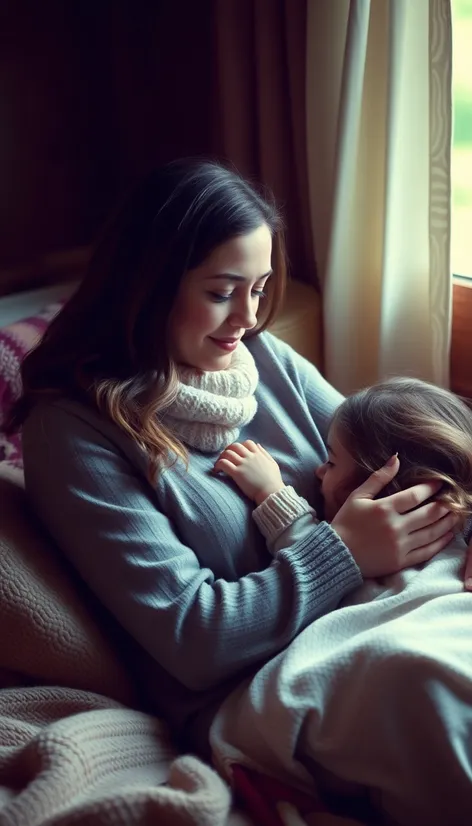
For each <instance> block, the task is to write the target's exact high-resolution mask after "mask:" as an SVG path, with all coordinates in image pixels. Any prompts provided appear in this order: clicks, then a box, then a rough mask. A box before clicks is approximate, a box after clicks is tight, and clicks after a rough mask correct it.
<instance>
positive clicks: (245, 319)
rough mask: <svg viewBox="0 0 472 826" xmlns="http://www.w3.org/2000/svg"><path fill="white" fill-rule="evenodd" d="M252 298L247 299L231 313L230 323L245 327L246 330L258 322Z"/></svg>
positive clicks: (234, 325)
mask: <svg viewBox="0 0 472 826" xmlns="http://www.w3.org/2000/svg"><path fill="white" fill-rule="evenodd" d="M253 304H254V302H253V301H252V300H250V301H246V302H244V303H243V304H241V306H240V307H238V308H237V309H235V311H234V312H233V313H231V317H230V323H231V324H232V325H233V327H244V329H245V330H252V328H253V327H255V326H256V324H257V315H256V312H255V308H254V306H253Z"/></svg>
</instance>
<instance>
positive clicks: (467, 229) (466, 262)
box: [451, 0, 472, 278]
mask: <svg viewBox="0 0 472 826" xmlns="http://www.w3.org/2000/svg"><path fill="white" fill-rule="evenodd" d="M451 5H452V21H453V58H452V66H453V106H454V132H453V148H452V241H451V267H452V272H453V273H454V275H458V276H462V277H468V278H472V55H471V44H472V0H452V3H451Z"/></svg>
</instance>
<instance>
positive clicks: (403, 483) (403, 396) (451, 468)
mask: <svg viewBox="0 0 472 826" xmlns="http://www.w3.org/2000/svg"><path fill="white" fill-rule="evenodd" d="M332 424H334V425H335V426H336V430H337V432H336V435H337V438H338V439H339V440H340V441H341V443H342V444H343V446H344V447H345V448H346V450H348V451H349V453H350V454H351V456H352V457H353V458H354V459H355V461H356V463H357V465H358V467H359V476H358V478H356V480H355V481H356V484H361V483H362V482H363V481H365V479H366V478H367V477H368V476H369V475H370V474H371V473H372V472H373V471H374V470H377V469H378V468H380V467H382V465H384V464H385V462H386V461H387V459H388V458H389V457H390V456H392V455H393V454H394V453H397V452H398V456H399V459H400V469H399V471H398V474H397V476H396V477H395V478H394V479H393V481H392V482H391V483H390V484H389V485H387V486H386V487H385V488H384V490H383V491H382V493H381V496H388V495H389V494H391V493H394V492H395V491H398V490H403V489H404V488H406V487H409V486H410V485H414V484H416V483H417V482H421V481H426V480H431V479H437V480H439V481H441V482H442V488H441V490H440V492H439V494H438V495H437V496H436V498H437V499H441V501H443V502H444V503H445V504H447V506H448V507H450V509H451V510H453V511H456V512H457V513H459V514H461V515H462V516H464V517H467V516H469V515H470V514H471V513H472V410H471V409H470V408H469V407H467V405H466V404H465V402H464V401H462V400H461V399H460V398H459V397H458V396H455V395H454V394H453V393H450V392H449V391H447V390H443V389H442V388H440V387H436V386H435V385H433V384H428V383H427V382H424V381H420V380H419V379H414V378H395V379H389V380H387V381H384V382H381V383H378V384H375V385H373V386H372V387H368V388H366V389H365V390H361V391H359V392H358V393H354V394H353V395H352V396H349V397H348V398H347V399H346V400H345V401H344V402H343V403H342V404H341V406H340V407H339V408H338V409H337V411H336V413H335V414H334V418H333V422H332Z"/></svg>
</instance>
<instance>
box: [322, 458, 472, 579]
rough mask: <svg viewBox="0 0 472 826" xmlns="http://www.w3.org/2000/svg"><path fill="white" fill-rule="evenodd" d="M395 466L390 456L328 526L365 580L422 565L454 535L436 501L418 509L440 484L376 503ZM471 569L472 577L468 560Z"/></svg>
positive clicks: (451, 524) (423, 485)
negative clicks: (376, 497) (347, 551)
mask: <svg viewBox="0 0 472 826" xmlns="http://www.w3.org/2000/svg"><path fill="white" fill-rule="evenodd" d="M399 466H400V464H399V460H398V458H397V457H396V456H394V457H392V458H391V459H390V460H389V462H388V463H387V464H386V465H385V466H384V467H383V468H380V470H377V471H376V472H375V473H373V474H372V475H371V476H369V478H368V479H367V481H366V482H364V484H363V485H361V486H360V487H358V488H356V490H355V491H353V492H352V493H351V495H350V496H349V497H348V499H346V501H345V503H344V505H343V506H342V507H341V508H340V510H339V511H338V513H337V514H336V516H335V517H334V519H333V521H332V522H331V526H332V528H334V530H335V531H336V533H337V534H338V535H339V536H340V537H341V539H342V540H343V542H344V544H345V545H346V546H347V547H348V548H349V550H350V551H351V553H352V555H353V557H354V559H355V560H356V562H357V564H358V566H359V568H360V569H361V572H362V574H363V576H364V577H376V576H385V575H386V574H392V573H395V572H397V571H400V570H402V569H403V568H409V567H411V566H413V565H418V564H420V563H421V562H426V561H427V560H428V559H431V557H433V556H434V555H435V554H437V553H438V551H441V550H442V549H443V548H445V547H446V545H447V544H448V543H449V542H450V541H451V539H452V538H453V536H454V527H455V525H456V522H457V519H456V517H455V516H454V514H452V513H449V511H448V509H447V508H446V507H444V505H442V504H441V503H440V502H428V503H427V504H425V505H422V504H421V503H422V502H425V500H427V499H429V498H430V497H431V496H433V495H434V494H435V493H437V492H438V490H439V488H440V483H439V482H424V483H421V484H418V485H414V486H413V487H411V488H407V489H406V490H402V491H399V492H398V493H394V494H392V495H391V496H386V497H385V498H384V499H374V497H375V496H377V494H378V493H380V491H381V490H382V488H383V487H385V485H386V484H388V482H390V481H391V480H392V479H393V477H394V476H395V475H396V473H397V472H398V468H399ZM470 569H471V571H470V573H471V575H472V559H471V564H470Z"/></svg>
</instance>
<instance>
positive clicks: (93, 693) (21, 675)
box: [0, 464, 230, 826]
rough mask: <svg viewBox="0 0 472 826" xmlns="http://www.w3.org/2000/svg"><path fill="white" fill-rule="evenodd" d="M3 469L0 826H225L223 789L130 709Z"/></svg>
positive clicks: (14, 478)
mask: <svg viewBox="0 0 472 826" xmlns="http://www.w3.org/2000/svg"><path fill="white" fill-rule="evenodd" d="M0 471H1V472H0V515H1V517H0V518H1V525H0V633H1V647H0V824H1V826H72V824H73V825H74V826H79V825H80V826H112V825H113V826H144V825H145V824H146V826H147V824H157V823H159V824H160V826H224V824H226V823H227V816H228V810H229V803H230V799H229V791H228V789H227V787H226V786H225V784H224V783H223V781H222V780H221V779H220V778H219V777H218V775H217V774H216V773H215V772H214V771H213V770H212V769H211V768H210V767H209V766H206V765H205V764H204V763H202V762H200V761H199V760H197V759H196V758H194V757H189V756H186V757H178V756H177V752H176V751H175V749H174V747H173V745H172V743H171V742H170V740H169V736H168V733H167V731H166V728H165V726H164V725H163V724H162V723H161V722H160V721H159V720H157V719H156V718H154V717H152V716H150V715H147V714H144V713H142V712H140V711H139V710H133V708H132V707H129V706H133V705H134V706H136V698H135V695H134V688H133V685H132V683H131V681H130V679H129V677H128V676H127V674H126V672H125V670H124V667H123V665H122V663H121V661H120V658H119V656H118V655H117V652H116V651H115V650H114V648H113V644H112V642H111V640H110V639H109V638H108V637H107V635H106V634H105V632H104V630H103V628H102V625H101V623H100V622H99V621H98V618H97V616H96V614H95V613H94V612H93V611H92V609H91V608H90V606H88V604H87V602H86V601H85V599H84V595H83V593H82V592H81V590H80V588H79V587H78V584H77V582H76V581H75V579H74V578H73V577H72V575H71V574H70V573H69V571H68V569H67V568H66V567H65V565H64V563H63V562H62V560H61V559H60V558H59V557H58V556H56V554H55V553H54V551H53V548H52V547H51V546H50V543H49V542H48V541H47V539H46V537H45V536H44V535H43V534H42V533H41V530H40V527H39V525H37V524H36V522H35V521H34V519H33V518H32V515H31V514H30V513H29V511H28V509H27V506H26V500H25V496H24V491H23V489H22V476H21V474H20V473H19V472H18V471H14V470H13V469H10V470H9V469H8V466H7V465H5V464H4V465H2V466H1V469H0ZM41 683H42V684H43V685H41ZM125 704H129V706H127V705H125ZM164 784H165V785H164Z"/></svg>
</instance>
